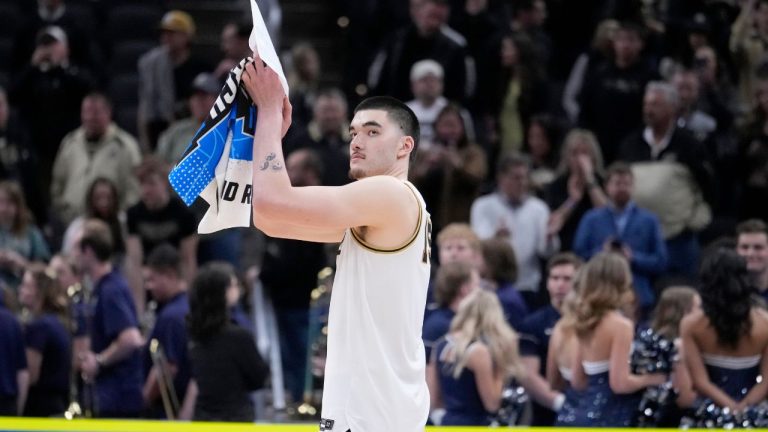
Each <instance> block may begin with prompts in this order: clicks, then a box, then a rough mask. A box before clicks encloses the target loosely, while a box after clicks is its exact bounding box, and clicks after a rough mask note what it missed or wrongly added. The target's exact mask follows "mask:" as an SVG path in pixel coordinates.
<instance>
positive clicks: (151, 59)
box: [139, 10, 211, 150]
mask: <svg viewBox="0 0 768 432" xmlns="http://www.w3.org/2000/svg"><path fill="white" fill-rule="evenodd" d="M160 31H161V33H160V46H158V47H155V48H153V49H152V50H151V51H149V52H147V53H145V54H144V55H142V56H141V58H139V133H140V138H141V143H142V145H143V147H144V148H145V149H149V150H154V149H155V147H156V144H157V139H158V138H159V136H160V133H161V132H162V131H164V130H165V129H166V128H167V127H168V125H169V124H170V123H171V122H172V121H173V120H174V119H176V118H180V117H183V115H179V113H182V112H183V108H184V105H185V104H186V101H187V99H188V98H189V96H190V95H191V94H192V81H193V80H194V79H195V77H196V76H197V75H198V74H200V73H201V72H205V71H209V70H211V69H210V67H208V65H206V64H205V63H204V62H202V61H200V60H198V59H197V58H195V56H193V54H192V49H191V43H192V38H193V37H194V36H195V22H194V20H193V19H192V17H191V16H190V15H189V14H188V13H186V12H184V11H180V10H172V11H169V12H167V13H166V14H165V15H163V18H162V20H161V21H160Z"/></svg>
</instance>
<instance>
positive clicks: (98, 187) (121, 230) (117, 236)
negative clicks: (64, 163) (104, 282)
mask: <svg viewBox="0 0 768 432" xmlns="http://www.w3.org/2000/svg"><path fill="white" fill-rule="evenodd" d="M92 218H95V219H100V220H102V221H103V222H104V223H106V224H107V225H109V230H110V232H111V233H112V240H113V241H114V249H115V257H116V262H117V263H122V258H124V257H125V238H126V236H127V235H128V232H127V227H126V225H125V212H124V211H123V210H121V209H120V194H119V193H118V191H117V186H115V183H113V182H112V180H110V179H108V178H105V177H98V178H96V179H95V180H94V181H93V183H91V185H90V186H89V187H88V192H86V195H85V212H84V214H83V215H82V216H78V217H77V218H75V220H73V221H72V223H70V224H69V226H68V227H67V231H66V232H65V233H64V241H63V242H62V247H61V249H62V251H63V252H64V253H66V254H68V253H71V252H72V249H73V248H75V247H77V242H78V241H79V239H80V237H82V234H83V227H84V226H85V221H86V220H88V219H92Z"/></svg>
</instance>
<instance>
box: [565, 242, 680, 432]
mask: <svg viewBox="0 0 768 432" xmlns="http://www.w3.org/2000/svg"><path fill="white" fill-rule="evenodd" d="M582 271H583V274H582V275H581V276H580V277H581V279H580V281H579V297H578V300H577V304H576V308H575V314H574V316H575V323H574V325H573V328H574V332H575V334H576V338H577V340H578V347H577V349H576V350H575V351H576V352H575V356H574V360H573V371H572V378H571V384H572V385H573V387H574V388H575V389H576V390H578V391H580V392H581V393H580V395H579V398H578V401H577V404H576V407H575V409H574V410H573V412H572V415H569V416H559V418H558V425H563V426H566V425H567V426H584V427H601V426H602V427H627V426H631V425H632V424H633V423H634V419H635V413H636V410H637V407H638V403H639V402H640V395H639V393H638V392H639V391H640V390H642V389H644V388H646V387H648V386H654V385H660V384H662V383H663V382H665V381H666V376H665V375H664V374H659V373H653V374H645V375H636V374H633V373H631V371H630V369H629V354H630V350H631V348H632V337H633V333H634V323H633V322H632V321H631V320H630V319H628V318H626V317H625V316H624V315H623V314H622V313H621V311H620V309H621V307H622V306H623V305H624V303H625V302H626V301H627V292H629V290H630V289H631V288H630V284H631V280H632V277H631V273H630V271H629V265H628V264H627V261H626V260H625V259H624V258H623V257H621V256H619V255H618V254H614V253H608V252H603V253H600V254H598V255H596V256H595V257H594V258H592V260H590V261H589V262H588V263H587V264H586V266H585V267H584V268H583V269H582Z"/></svg>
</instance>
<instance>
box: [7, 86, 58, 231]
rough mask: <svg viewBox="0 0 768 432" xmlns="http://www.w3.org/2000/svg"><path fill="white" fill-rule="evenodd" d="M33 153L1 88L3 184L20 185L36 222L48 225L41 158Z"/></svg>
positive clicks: (25, 133)
mask: <svg viewBox="0 0 768 432" xmlns="http://www.w3.org/2000/svg"><path fill="white" fill-rule="evenodd" d="M35 153H36V152H34V151H32V143H31V141H30V139H29V133H28V132H27V130H26V129H25V128H24V127H23V125H22V124H21V120H20V119H19V118H18V116H16V115H15V113H14V112H13V111H12V110H11V109H10V106H9V105H8V95H7V94H6V92H5V89H4V88H3V87H2V86H0V180H12V181H15V182H17V183H19V185H21V188H22V190H23V191H24V196H25V197H26V198H27V203H28V205H29V208H30V210H32V213H33V214H34V217H35V220H37V221H43V222H44V221H45V220H46V218H47V216H48V215H47V210H48V205H47V204H46V202H45V201H46V200H45V199H43V194H42V192H41V190H40V185H39V182H38V175H39V169H38V162H37V158H38V155H37V154H35Z"/></svg>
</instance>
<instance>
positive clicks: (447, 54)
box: [368, 0, 475, 103]
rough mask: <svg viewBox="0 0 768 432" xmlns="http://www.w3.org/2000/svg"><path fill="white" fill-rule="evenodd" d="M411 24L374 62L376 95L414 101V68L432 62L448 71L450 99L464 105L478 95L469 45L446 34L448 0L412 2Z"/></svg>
mask: <svg viewBox="0 0 768 432" xmlns="http://www.w3.org/2000/svg"><path fill="white" fill-rule="evenodd" d="M410 5H411V9H410V10H411V24H410V25H408V26H407V27H405V28H401V29H399V30H397V31H396V32H395V33H394V34H393V35H392V36H391V37H390V38H389V40H388V41H386V42H385V43H384V45H383V47H382V48H381V49H380V51H379V53H378V55H377V56H376V58H375V59H374V61H373V64H372V65H371V67H370V70H369V72H368V86H369V88H370V89H371V93H372V94H386V95H389V96H392V97H395V98H397V99H399V100H404V101H407V100H411V99H412V98H413V93H412V92H411V89H410V86H409V79H408V78H409V75H410V71H411V67H412V66H413V64H414V63H416V62H417V61H419V60H423V59H426V58H431V59H433V60H435V61H437V62H438V63H440V65H441V66H442V67H443V70H444V71H445V96H446V98H448V99H450V100H453V101H457V102H460V103H461V102H464V101H466V100H467V98H468V97H469V96H471V95H472V94H474V87H475V83H474V73H475V66H474V63H473V61H472V59H471V58H470V57H469V56H468V54H467V50H466V41H461V40H457V39H456V38H455V36H454V35H453V34H452V33H451V32H446V31H444V25H445V24H446V22H447V20H448V15H449V14H450V6H449V4H448V2H447V1H446V0H411V1H410Z"/></svg>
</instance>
